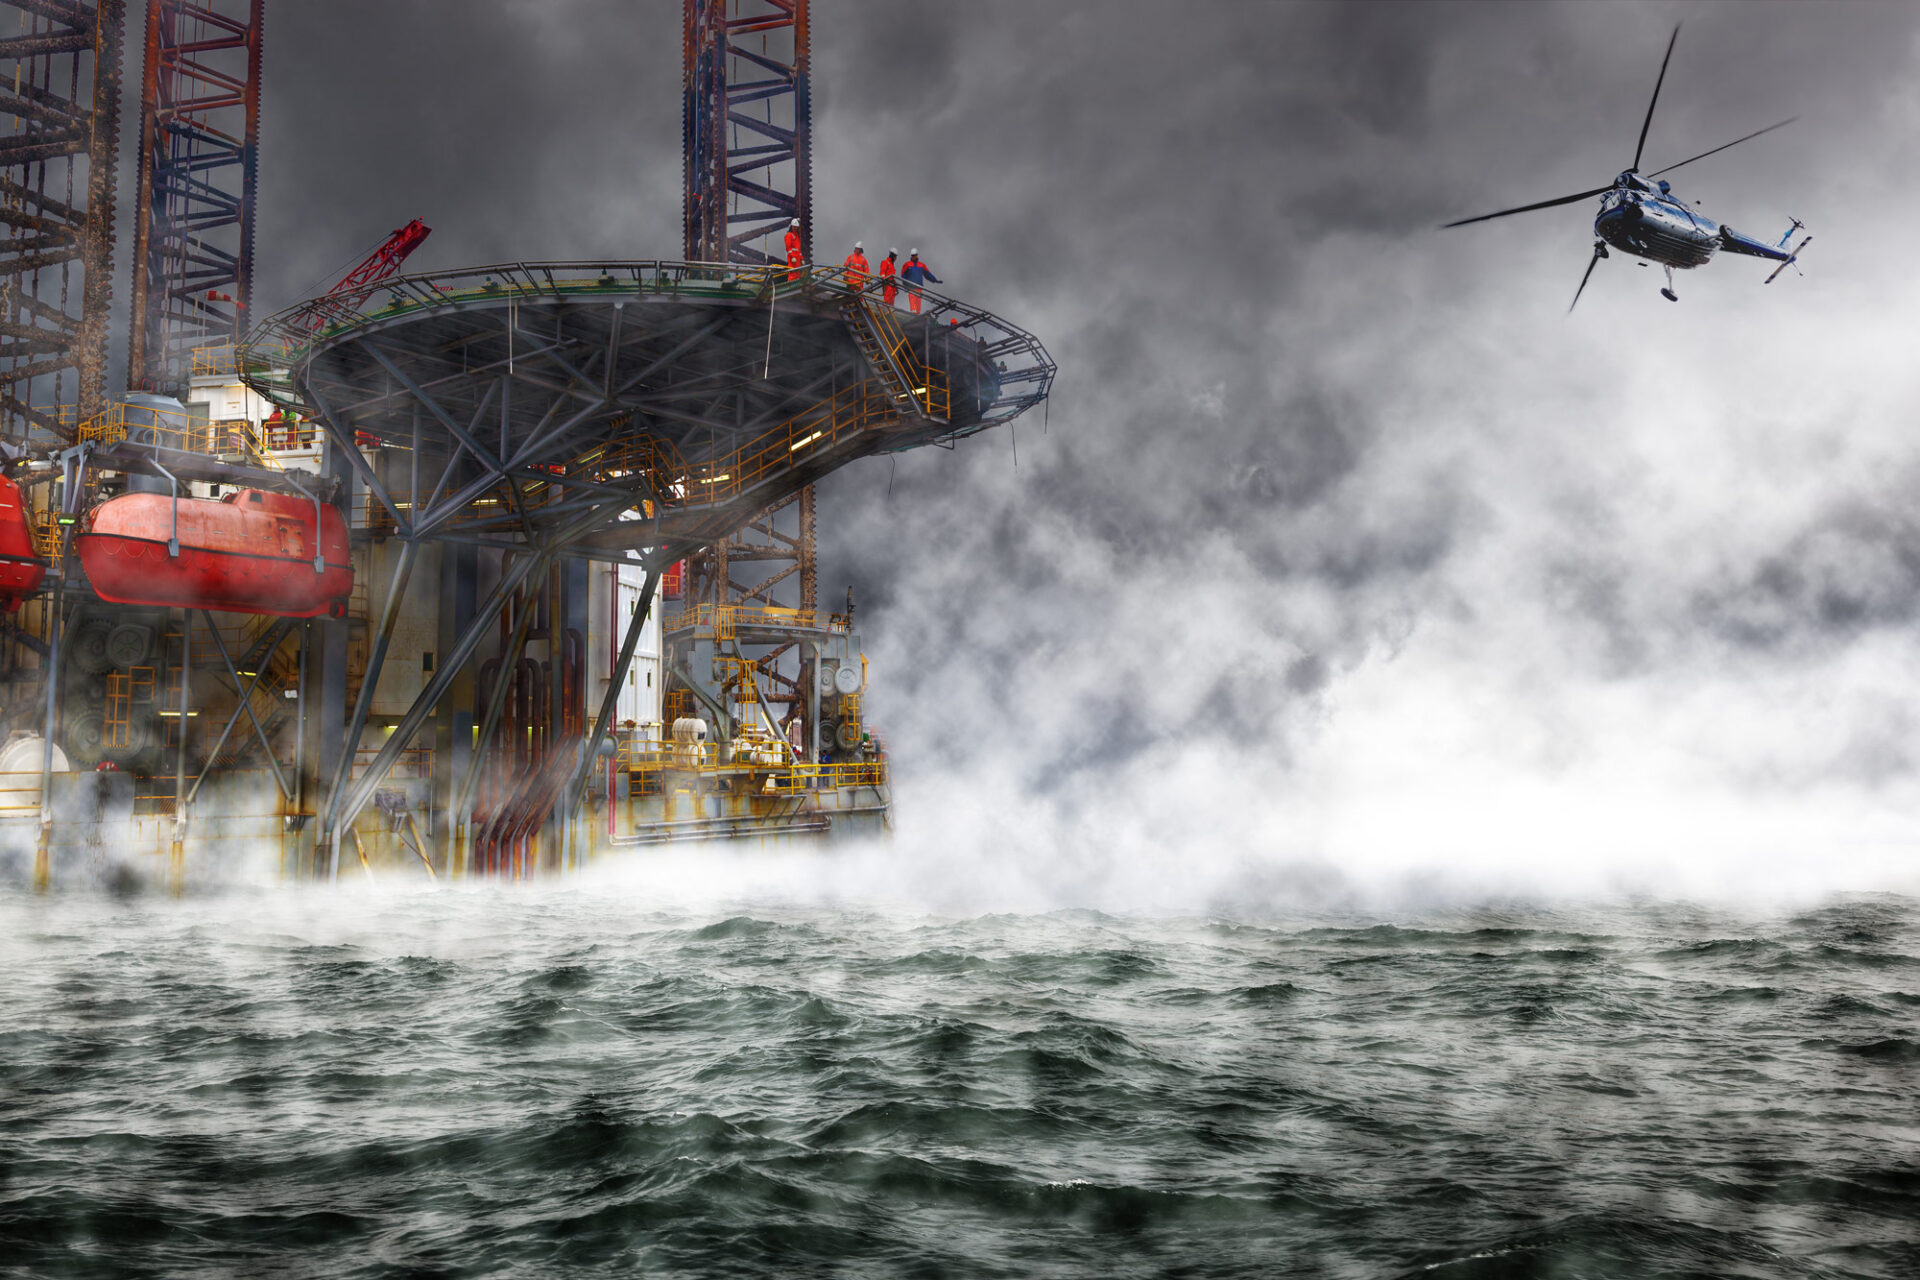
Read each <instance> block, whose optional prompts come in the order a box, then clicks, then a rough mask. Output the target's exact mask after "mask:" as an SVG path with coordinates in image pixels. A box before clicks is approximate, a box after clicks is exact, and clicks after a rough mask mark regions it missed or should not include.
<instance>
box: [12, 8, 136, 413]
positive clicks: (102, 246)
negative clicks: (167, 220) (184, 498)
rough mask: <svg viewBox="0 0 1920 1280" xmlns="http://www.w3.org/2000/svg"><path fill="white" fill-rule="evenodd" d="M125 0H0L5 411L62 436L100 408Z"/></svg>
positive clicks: (109, 290)
mask: <svg viewBox="0 0 1920 1280" xmlns="http://www.w3.org/2000/svg"><path fill="white" fill-rule="evenodd" d="M125 7H126V6H125V0H98V3H87V2H86V0H11V2H10V3H5V4H0V223H4V224H5V228H6V230H5V235H4V236H0V413H3V415H4V417H3V418H0V420H3V421H4V423H5V434H6V435H7V436H9V437H11V438H13V439H16V440H24V439H26V438H27V437H28V436H29V435H31V434H33V433H34V432H35V430H36V429H37V430H38V431H39V432H40V433H41V438H42V439H46V438H52V439H57V440H71V439H72V438H73V434H74V423H75V421H76V420H77V419H79V418H85V417H90V416H92V415H93V414H95V413H98V412H99V411H100V410H101V409H103V408H105V407H106V378H107V319H108V316H107V313H108V308H109V307H110V306H111V304H112V301H113V292H112V265H113V190H114V170H115V163H114V161H115V157H116V154H117V150H118V142H119V122H120V48H121V36H122V28H123V27H124V25H125Z"/></svg>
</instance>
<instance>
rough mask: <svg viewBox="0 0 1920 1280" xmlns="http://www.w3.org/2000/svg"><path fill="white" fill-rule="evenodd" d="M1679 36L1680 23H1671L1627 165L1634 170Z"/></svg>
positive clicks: (1645, 144) (1645, 141)
mask: <svg viewBox="0 0 1920 1280" xmlns="http://www.w3.org/2000/svg"><path fill="white" fill-rule="evenodd" d="M1679 38H1680V24H1679V23H1677V22H1676V23H1674V24H1673V34H1672V35H1670V36H1668V37H1667V56H1666V57H1664V58H1662V59H1660V78H1659V79H1658V80H1655V81H1654V82H1653V98H1652V100H1651V101H1649V102H1648V103H1647V118H1646V119H1645V120H1644V121H1642V122H1641V125H1640V142H1639V144H1638V145H1636V146H1635V147H1634V149H1633V164H1632V165H1630V166H1628V167H1629V168H1631V169H1633V170H1635V171H1636V172H1637V171H1638V170H1639V168H1640V153H1641V152H1642V151H1645V150H1646V149H1647V130H1648V129H1651V128H1652V127H1653V109H1654V108H1655V107H1656V106H1658V105H1660V86H1661V85H1663V84H1665V83H1666V82H1667V64H1668V63H1669V62H1672V61H1673V46H1674V42H1675V41H1677V40H1678V39H1679Z"/></svg>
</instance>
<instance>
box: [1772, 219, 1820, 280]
mask: <svg viewBox="0 0 1920 1280" xmlns="http://www.w3.org/2000/svg"><path fill="white" fill-rule="evenodd" d="M1793 225H1794V226H1796V227H1798V226H1799V225H1800V222H1799V220H1798V219H1795V220H1794V224H1793ZM1787 234H1788V235H1792V234H1793V233H1792V232H1788V233H1787ZM1781 243H1783V244H1784V243H1785V241H1784V240H1783V241H1782V242H1781ZM1812 243H1813V237H1812V236H1808V237H1806V238H1805V239H1803V240H1802V241H1801V242H1800V243H1799V244H1797V245H1795V246H1793V252H1792V253H1791V254H1789V255H1788V256H1787V260H1786V261H1785V262H1783V263H1781V264H1780V265H1779V266H1777V267H1775V268H1774V269H1773V275H1771V276H1768V277H1767V278H1766V279H1765V280H1762V281H1761V282H1760V283H1761V284H1772V283H1773V281H1774V276H1778V275H1779V274H1780V273H1781V272H1782V271H1785V270H1786V269H1787V268H1788V267H1792V268H1793V274H1795V275H1801V274H1803V273H1802V272H1801V270H1800V251H1801V250H1802V249H1804V248H1806V247H1807V246H1808V245H1810V244H1812Z"/></svg>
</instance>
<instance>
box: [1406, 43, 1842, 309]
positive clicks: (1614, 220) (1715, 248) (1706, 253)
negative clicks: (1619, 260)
mask: <svg viewBox="0 0 1920 1280" xmlns="http://www.w3.org/2000/svg"><path fill="white" fill-rule="evenodd" d="M1679 39H1680V27H1679V25H1678V24H1676V25H1675V26H1674V28H1673V34H1672V35H1671V36H1670V37H1668V39H1667V54H1666V57H1664V58H1662V59H1661V60H1660V76H1659V78H1658V79H1657V80H1655V81H1654V82H1653V98H1652V100H1651V101H1649V102H1648V103H1647V118H1646V120H1645V121H1643V122H1642V123H1641V125H1640V141H1639V143H1638V144H1637V145H1636V146H1635V147H1634V149H1633V163H1632V164H1631V165H1630V166H1628V167H1627V168H1626V169H1625V170H1624V171H1623V172H1621V173H1620V174H1619V176H1617V177H1615V178H1614V180H1613V181H1612V182H1610V183H1608V184H1607V185H1606V186H1604V187H1595V188H1594V189H1593V190H1591V191H1576V192H1574V193H1573V194H1572V195H1570V196H1560V197H1558V198H1557V199H1553V200H1542V201H1540V202H1539V203H1537V204H1523V205H1521V206H1519V207H1518V208H1515V209H1501V210H1499V211H1498V212H1495V213H1483V214H1481V215H1479V216H1478V217H1475V218H1461V219H1460V220H1459V221H1457V222H1449V223H1446V224H1444V226H1443V229H1444V227H1464V226H1466V225H1468V224H1469V223H1474V222H1489V221H1491V220H1493V219H1494V218H1506V217H1511V216H1512V215H1514V214H1516V213H1531V212H1533V211H1534V210H1535V209H1552V208H1554V207H1556V206H1558V205H1563V204H1573V203H1574V202H1575V201H1578V200H1590V199H1592V198H1593V197H1594V196H1599V197H1600V211H1599V212H1598V213H1597V214H1596V215H1595V216H1594V219H1593V235H1594V241H1593V256H1592V257H1591V258H1589V259H1587V269H1586V272H1585V273H1584V274H1583V275H1581V277H1580V287H1579V288H1578V289H1575V290H1574V291H1573V302H1572V303H1571V304H1569V305H1568V307H1567V311H1568V312H1569V313H1571V312H1572V311H1573V308H1574V307H1577V306H1579V305H1580V295H1581V294H1582V293H1585V292H1586V289H1587V281H1588V280H1590V279H1592V278H1593V269H1594V267H1596V266H1597V265H1599V263H1600V260H1601V259H1602V258H1606V257H1610V256H1611V254H1610V253H1609V251H1608V246H1609V245H1611V246H1612V247H1613V248H1615V249H1618V250H1620V251H1621V252H1622V253H1627V254H1631V255H1633V256H1634V257H1636V258H1639V259H1640V260H1641V262H1640V265H1641V266H1645V265H1647V263H1649V262H1657V263H1659V264H1660V265H1661V266H1662V267H1664V268H1666V273H1667V285H1666V288H1664V289H1662V290H1660V296H1661V297H1663V298H1665V299H1666V300H1667V301H1668V302H1678V301H1680V297H1679V295H1678V294H1676V293H1675V292H1674V291H1673V273H1674V269H1675V268H1678V269H1680V270H1682V271H1687V270H1691V269H1692V268H1694V267H1701V266H1705V265H1706V264H1707V263H1708V262H1709V261H1710V260H1711V259H1712V258H1713V255H1714V254H1715V253H1718V252H1721V251H1723V250H1724V251H1725V252H1727V253H1733V254H1740V255H1743V256H1745V257H1749V258H1764V259H1766V260H1768V261H1770V262H1777V263H1779V264H1780V265H1779V266H1777V267H1775V268H1774V269H1773V275H1770V276H1768V277H1767V278H1766V280H1765V281H1764V282H1763V283H1765V284H1772V283H1773V281H1774V278H1775V277H1777V276H1778V275H1779V274H1780V273H1781V272H1782V271H1785V270H1786V269H1787V268H1788V267H1793V269H1794V270H1795V272H1798V271H1799V270H1800V268H1799V266H1798V265H1797V263H1798V261H1799V257H1800V251H1801V250H1802V249H1804V248H1806V247H1807V246H1808V245H1809V244H1811V243H1812V242H1813V237H1812V236H1811V235H1809V236H1806V237H1804V238H1803V239H1802V240H1801V241H1800V243H1799V244H1797V245H1794V246H1793V247H1792V248H1791V249H1789V248H1788V247H1787V241H1789V240H1791V239H1792V238H1793V233H1794V232H1796V231H1800V230H1804V229H1805V226H1806V224H1805V223H1803V222H1801V221H1800V220H1799V219H1798V218H1790V219H1789V221H1790V222H1791V223H1792V224H1793V225H1792V226H1790V227H1788V228H1787V233H1786V234H1785V235H1784V236H1781V237H1780V241H1779V243H1778V244H1768V243H1767V242H1766V241H1764V240H1756V239H1755V238H1753V237H1752V236H1749V235H1744V234H1742V233H1741V232H1738V231H1735V230H1734V229H1733V228H1732V227H1729V226H1727V225H1726V224H1725V223H1720V222H1715V221H1714V220H1713V219H1712V218H1709V217H1707V216H1705V215H1704V214H1702V213H1700V212H1698V211H1697V210H1695V209H1692V208H1689V207H1688V205H1687V203H1686V201H1684V200H1682V199H1681V198H1680V197H1679V196H1676V195H1674V194H1673V188H1672V186H1671V185H1670V184H1668V182H1667V181H1666V180H1665V179H1663V178H1661V177H1660V175H1661V174H1663V173H1672V172H1673V171H1674V170H1675V169H1678V168H1681V167H1683V166H1685V165H1690V164H1692V163H1693V162H1694V161H1695V160H1705V159H1706V158H1707V157H1708V156H1712V155H1718V154H1720V153H1721V152H1722V151H1725V150H1726V149H1727V148H1728V147H1737V146H1739V145H1740V144H1741V143H1743V142H1751V141H1752V140H1753V139H1755V138H1758V137H1759V136H1761V135H1762V134H1766V133H1772V132H1773V131H1774V130H1775V129H1783V128H1785V127H1786V126H1787V125H1790V124H1792V123H1793V122H1794V120H1796V119H1798V118H1799V117H1797V116H1792V117H1789V118H1787V119H1785V120H1782V121H1780V122H1779V123H1778V124H1770V125H1768V126H1767V127H1766V128H1764V129H1756V130H1754V131H1753V132H1752V133H1749V134H1747V135H1746V136H1745V137H1744V138H1735V139H1734V140H1733V141H1732V142H1728V143H1723V144H1721V145H1720V146H1717V147H1715V148H1714V149H1713V150H1711V151H1702V152H1701V153H1700V154H1699V155H1697V156H1689V157H1687V158H1686V159H1685V160H1682V161H1679V162H1678V163H1676V164H1670V165H1667V166H1666V167H1665V168H1663V169H1655V170H1654V171H1653V172H1652V173H1649V174H1646V175H1645V176H1642V175H1641V173H1640V157H1641V154H1642V153H1643V152H1645V151H1646V149H1647V130H1648V129H1650V128H1652V126H1653V109H1654V108H1655V107H1656V106H1658V105H1659V103H1660V87H1661V86H1662V85H1663V84H1665V83H1666V80H1667V64H1668V63H1670V62H1672V61H1673V46H1674V45H1675V43H1677V42H1678V41H1679ZM1696 203H1698V202H1697V201H1696Z"/></svg>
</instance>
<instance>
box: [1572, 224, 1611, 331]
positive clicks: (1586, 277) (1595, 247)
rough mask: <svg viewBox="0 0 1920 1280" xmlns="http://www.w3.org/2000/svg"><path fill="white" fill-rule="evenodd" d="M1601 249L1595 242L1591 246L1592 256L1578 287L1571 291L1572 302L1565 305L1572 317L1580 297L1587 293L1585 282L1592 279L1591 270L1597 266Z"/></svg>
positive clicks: (1598, 243)
mask: <svg viewBox="0 0 1920 1280" xmlns="http://www.w3.org/2000/svg"><path fill="white" fill-rule="evenodd" d="M1602 248H1603V246H1602V245H1601V244H1600V242H1599V241H1597V240H1596V241H1595V242H1594V245H1593V256H1592V257H1591V258H1588V259H1587V269H1586V272H1585V274H1583V275H1582V276H1581V277H1580V287H1579V288H1578V289H1575V290H1574V291H1573V301H1572V302H1569V303H1568V304H1567V314H1568V315H1572V314H1573V309H1574V308H1575V307H1577V306H1579V305H1580V295H1581V294H1583V293H1585V292H1586V291H1587V281H1589V280H1591V279H1592V278H1593V269H1594V267H1596V266H1597V265H1599V262H1600V251H1601V249H1602Z"/></svg>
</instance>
